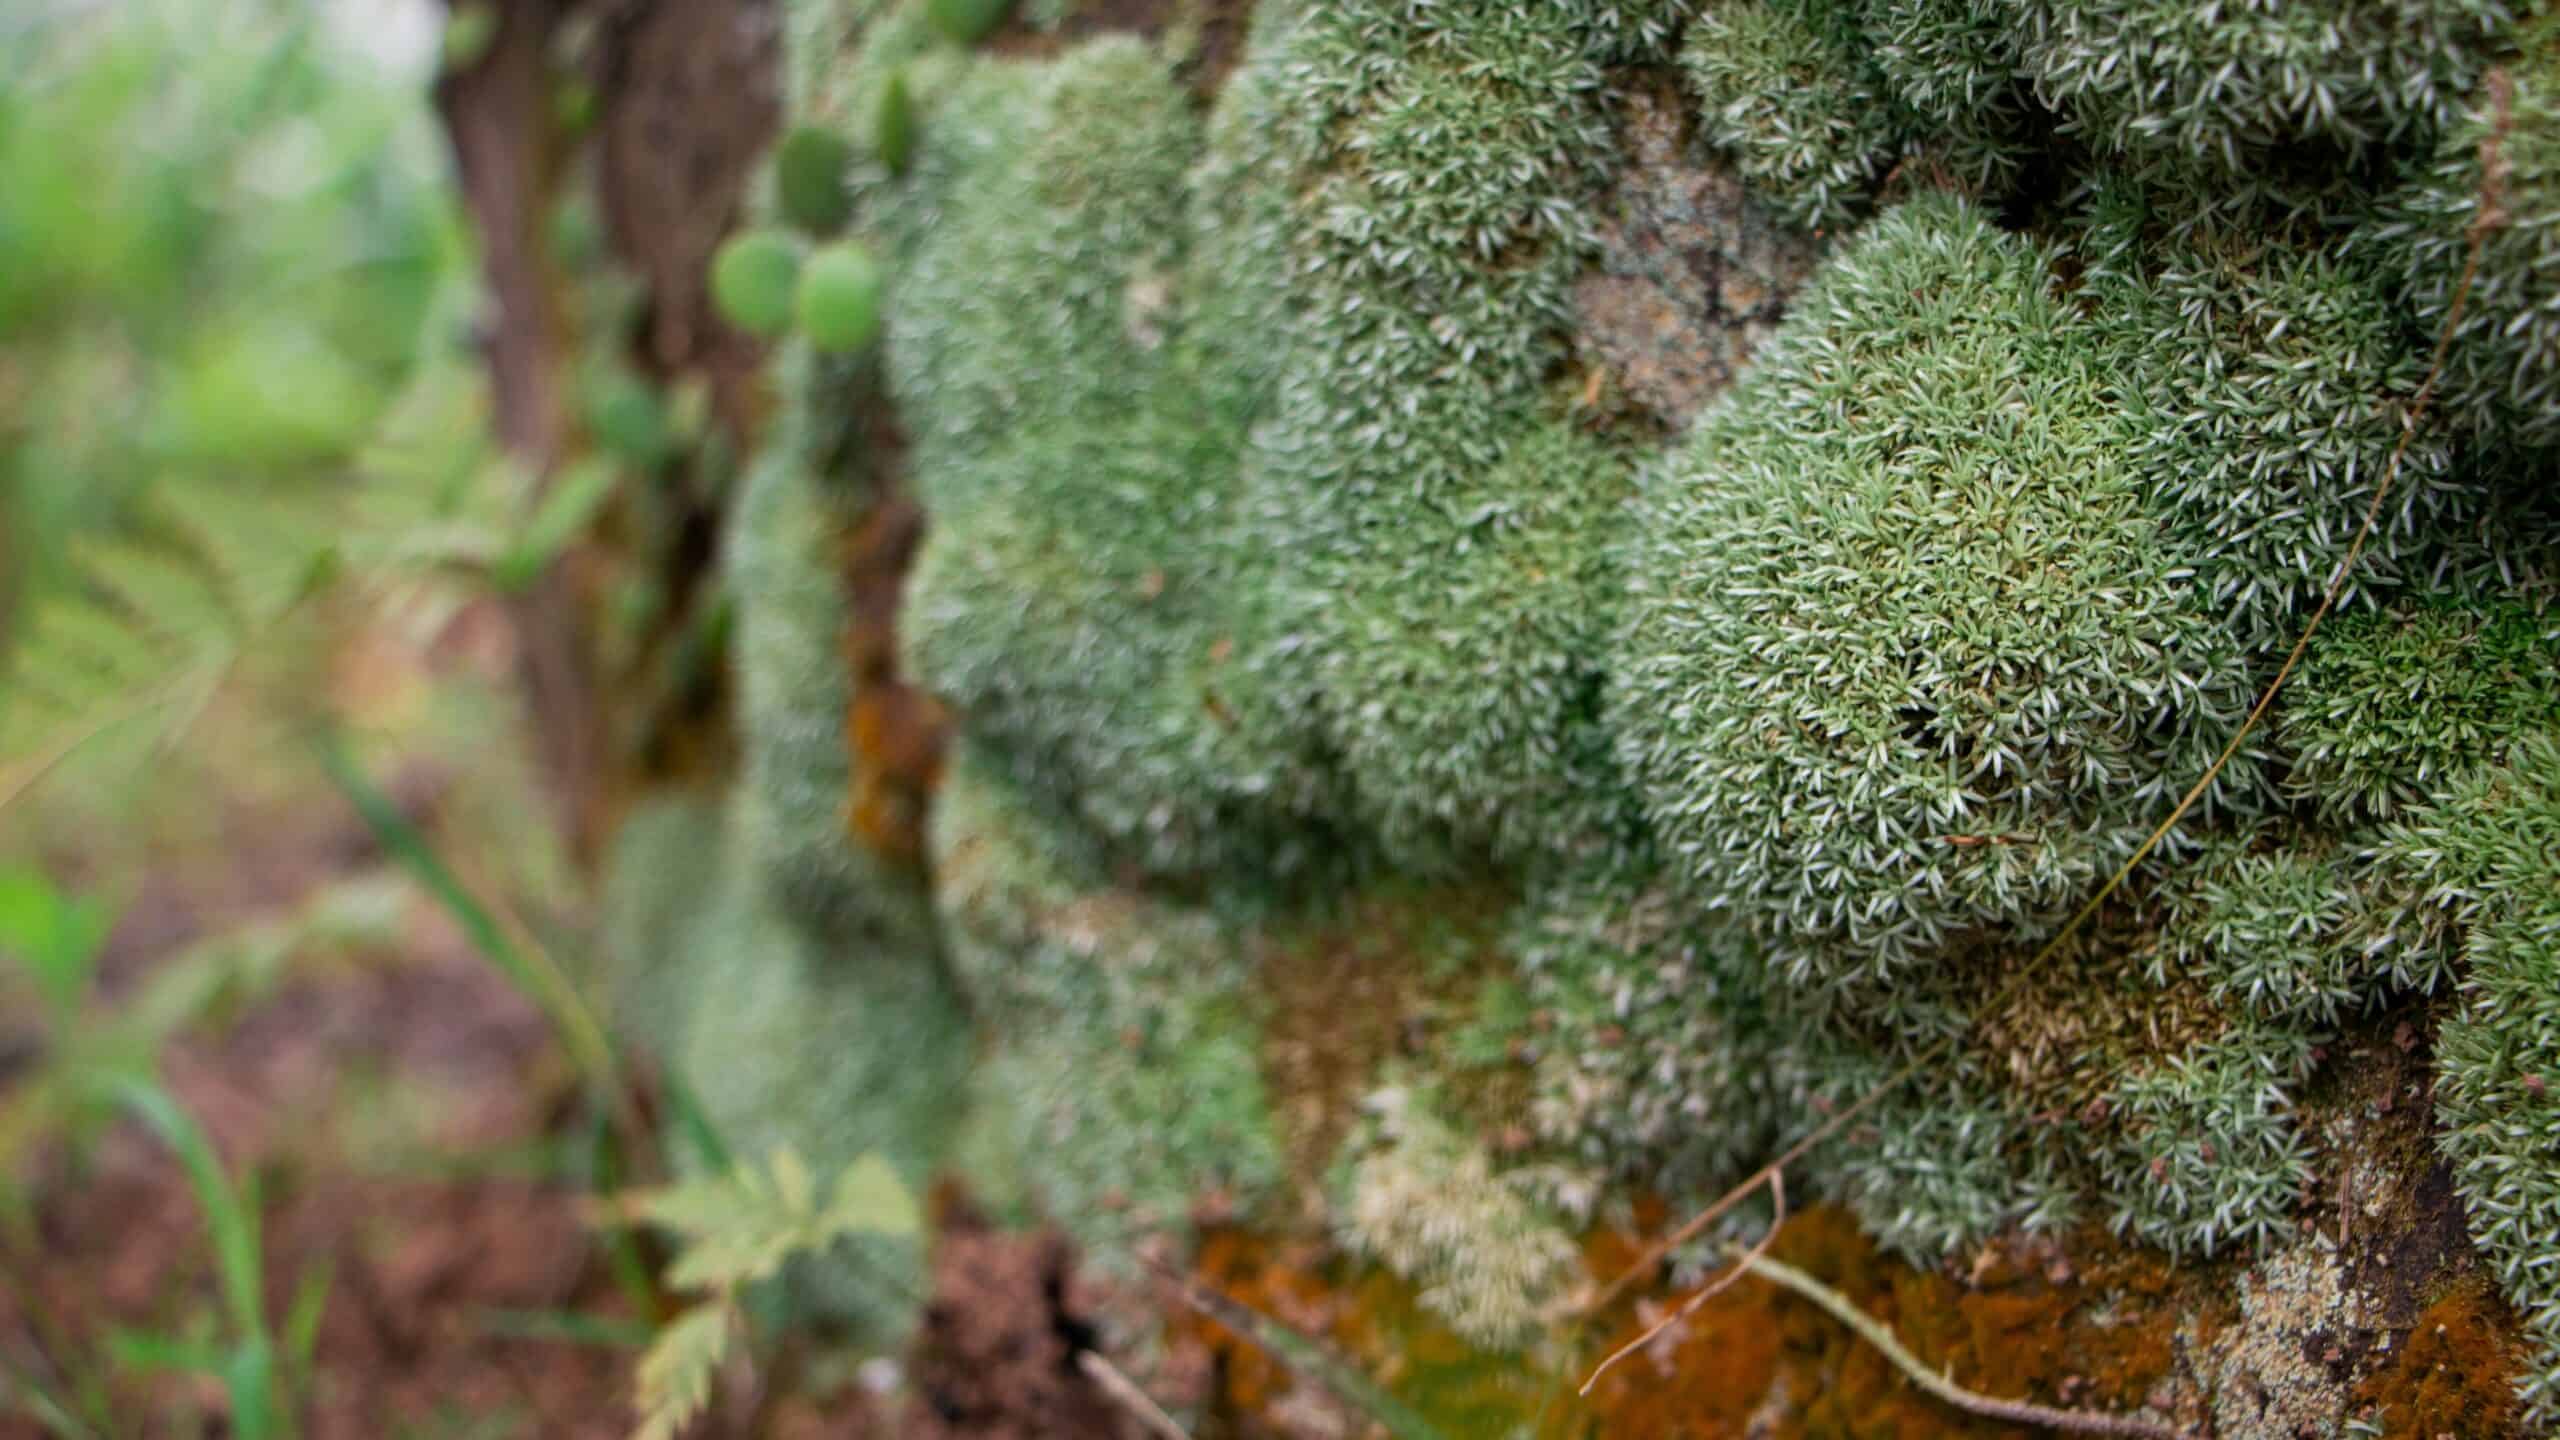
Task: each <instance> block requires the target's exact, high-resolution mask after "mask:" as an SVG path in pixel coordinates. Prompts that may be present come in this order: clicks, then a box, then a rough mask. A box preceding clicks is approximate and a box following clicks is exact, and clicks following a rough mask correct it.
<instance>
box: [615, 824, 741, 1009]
mask: <svg viewBox="0 0 2560 1440" xmlns="http://www.w3.org/2000/svg"><path fill="white" fill-rule="evenodd" d="M722 828H723V821H722V819H721V815H720V809H719V807H718V806H717V805H714V804H712V803H711V802H710V801H708V800H704V799H701V798H699V797H693V796H684V795H672V796H666V797H661V798H656V799H652V800H650V801H648V802H647V803H645V804H643V805H641V806H639V807H638V808H637V809H635V810H634V811H633V812H632V814H631V815H630V816H629V818H627V819H625V820H624V821H623V822H622V826H621V828H620V829H619V830H617V831H616V832H615V834H614V840H613V852H612V854H611V855H610V856H609V857H608V858H607V860H606V864H605V872H604V877H605V878H604V891H603V898H602V900H601V902H600V903H599V904H598V906H597V910H598V912H599V914H600V915H601V916H602V917H603V927H604V975H603V985H602V987H601V988H602V991H603V994H604V996H605V1000H606V1009H607V1017H606V1018H607V1020H608V1022H609V1023H610V1025H611V1026H612V1028H613V1031H614V1033H615V1034H617V1035H620V1036H623V1037H626V1038H628V1039H631V1040H635V1041H637V1042H638V1043H639V1044H640V1045H641V1047H642V1048H643V1049H645V1050H647V1051H648V1052H649V1053H651V1054H653V1055H659V1056H666V1055H672V1054H674V1053H675V1049H676V1046H677V1044H678V1042H679V1040H680V1038H681V1037H682V1035H683V1034H684V1025H685V1017H686V1016H687V1015H688V1014H690V1013H691V1011H692V1008H693V1002H694V1001H695V1000H696V999H697V998H698V996H697V995H696V993H695V988H696V985H697V983H698V980H699V976H698V974H697V973H696V972H694V971H693V970H692V968H691V966H690V965H689V963H688V961H689V959H690V955H689V947H688V946H687V945H686V944H685V943H684V937H686V936H688V935H689V934H690V933H691V931H692V928H693V926H694V924H695V922H696V921H697V919H698V918H699V917H701V916H703V915H705V914H708V913H709V912H710V910H711V908H712V897H713V895H714V893H715V891H716V889H717V887H718V883H719V879H720V876H721V875H722V873H723V871H724V866H723V865H721V864H719V863H705V861H706V858H710V859H712V860H714V861H716V859H717V857H716V856H711V857H706V853H705V837H710V838H711V839H712V840H714V841H716V840H717V839H718V837H719V836H720V834H721V831H722Z"/></svg>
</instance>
